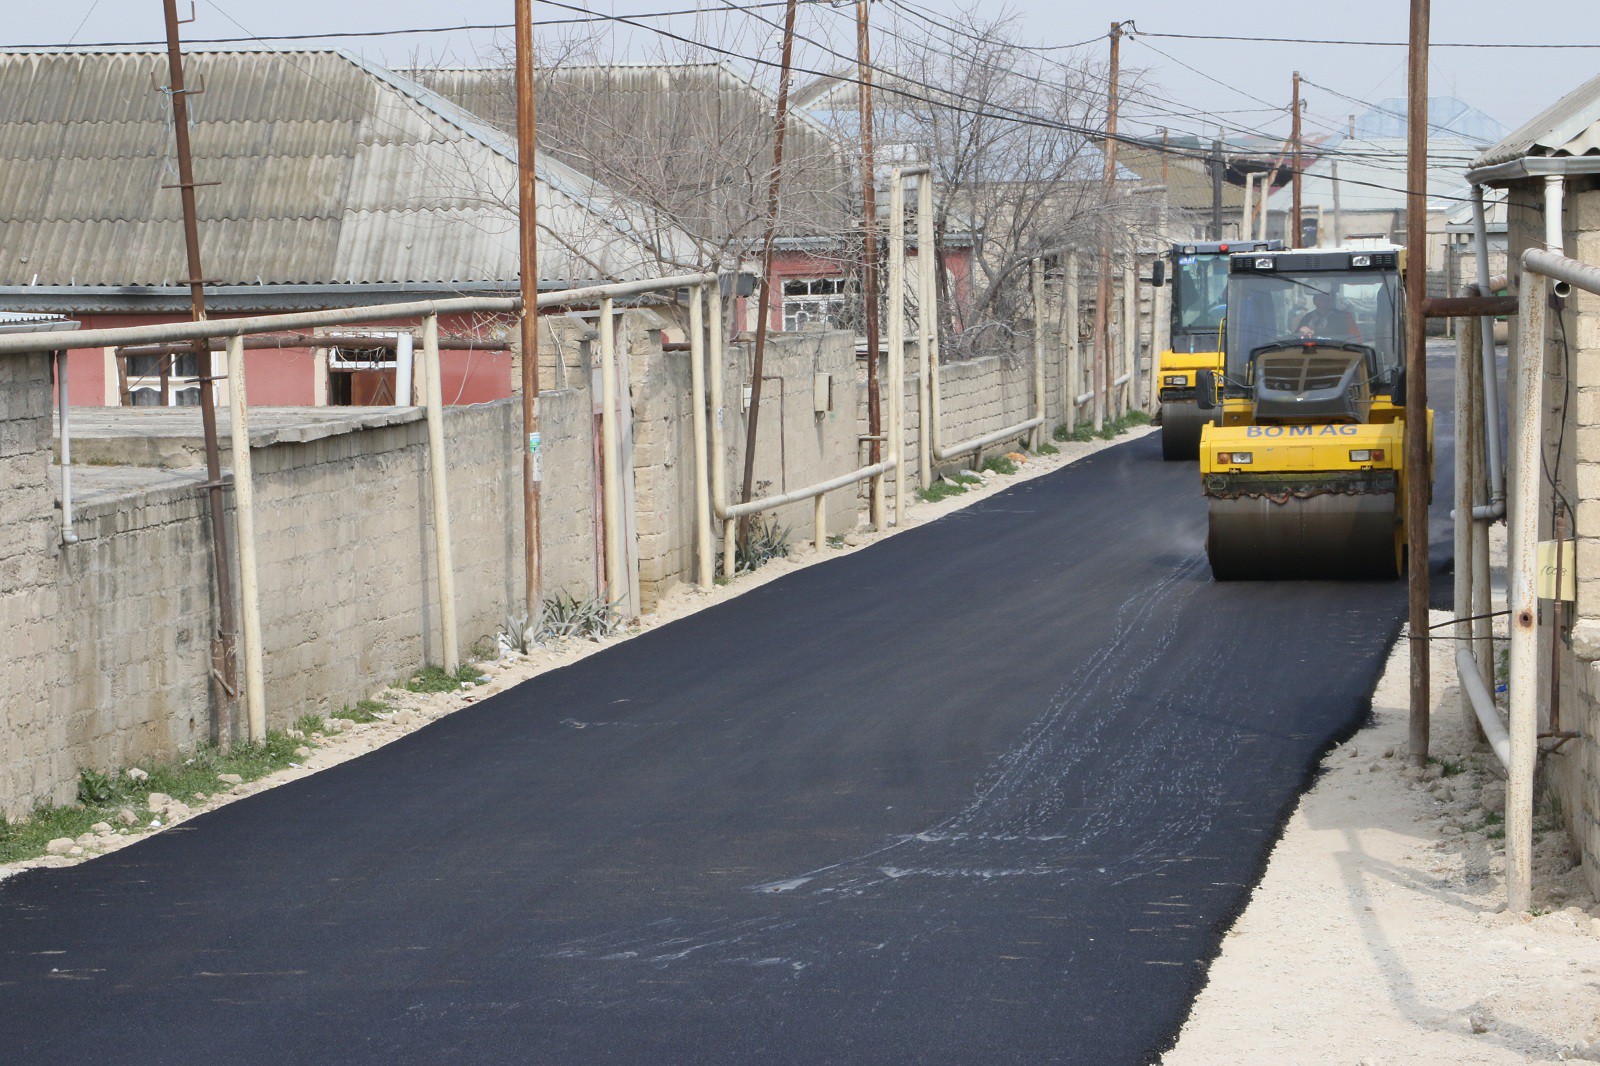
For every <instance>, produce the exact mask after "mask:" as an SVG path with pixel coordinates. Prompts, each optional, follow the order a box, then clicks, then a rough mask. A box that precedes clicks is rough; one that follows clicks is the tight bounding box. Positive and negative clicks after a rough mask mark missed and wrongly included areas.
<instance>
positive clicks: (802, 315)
mask: <svg viewBox="0 0 1600 1066" xmlns="http://www.w3.org/2000/svg"><path fill="white" fill-rule="evenodd" d="M856 317H857V315H856V287H855V282H854V281H852V280H851V279H848V278H797V279H794V280H791V281H785V282H784V283H783V328H784V329H785V330H789V331H793V332H798V331H804V330H823V329H852V330H853V329H855V323H856Z"/></svg>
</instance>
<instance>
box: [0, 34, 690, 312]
mask: <svg viewBox="0 0 1600 1066" xmlns="http://www.w3.org/2000/svg"><path fill="white" fill-rule="evenodd" d="M186 64H187V67H186V73H187V76H188V80H189V83H190V85H191V86H196V87H199V86H203V88H204V92H203V93H199V94H196V95H194V96H192V97H191V98H190V109H191V114H192V122H193V141H194V153H195V170H196V179H197V180H199V181H202V182H212V181H214V182H218V183H219V184H216V185H208V186H205V187H202V188H200V189H198V190H196V201H197V204H198V207H199V215H200V223H201V242H202V249H203V252H204V262H205V267H206V274H207V278H208V280H212V281H215V282H217V283H219V284H249V283H252V282H254V283H262V284H300V285H327V284H349V283H451V282H473V281H510V280H513V279H515V278H516V277H517V276H518V254H517V232H516V231H517V225H516V149H515V146H514V144H513V143H512V142H511V141H510V140H509V139H508V138H507V137H506V136H505V135H504V134H502V133H500V132H499V131H497V130H495V129H494V128H493V127H492V126H490V125H488V124H487V123H484V122H483V121H481V120H479V119H477V118H475V117H474V116H472V115H470V114H468V113H466V112H464V111H462V110H461V109H460V108H459V107H457V106H456V105H454V104H452V103H450V102H449V101H447V100H445V99H444V98H443V97H441V96H439V95H438V94H436V93H434V92H432V91H430V90H428V89H425V88H424V87H422V86H420V85H417V84H415V83H414V82H411V81H409V80H408V79H406V78H403V77H400V76H399V75H396V74H394V73H393V72H391V71H388V70H385V69H384V68H382V67H378V66H376V65H374V64H371V63H368V62H367V61H365V60H363V59H360V58H359V57H356V56H354V55H350V54H348V53H343V52H334V51H314V52H282V51H276V50H270V49H240V50H228V51H219V52H203V51H197V52H192V53H189V54H188V55H187V57H186ZM165 72H166V60H165V56H164V55H163V54H161V53H158V52H152V51H135V50H117V51H96V52H72V53H52V52H12V53H0V285H30V284H38V285H118V286H127V285H165V284H174V283H179V282H182V281H183V280H185V279H186V278H187V276H188V270H187V266H186V264H185V257H184V252H183V234H182V228H181V224H180V217H181V216H180V204H179V197H178V193H177V191H176V190H173V189H167V188H163V187H162V186H164V185H170V184H172V183H174V182H176V180H177V178H176V176H175V166H174V164H173V162H172V159H171V155H170V153H171V144H172V133H171V129H170V123H169V121H168V112H167V101H166V97H165V95H164V94H163V93H162V92H160V91H158V90H157V89H156V86H158V85H161V84H164V83H165V81H166V78H165ZM539 184H540V189H539V216H540V217H539V222H540V228H541V230H542V231H543V232H544V239H543V240H542V241H541V255H540V264H539V265H540V273H541V275H543V276H545V277H562V278H572V279H579V278H630V277H636V276H640V275H642V274H645V273H658V272H659V269H660V268H659V265H658V263H659V259H661V258H665V259H667V260H669V261H672V262H677V263H686V262H687V260H688V259H689V258H690V257H692V251H691V246H692V242H691V241H690V240H689V238H688V235H687V234H686V233H684V232H683V231H681V230H678V229H676V228H674V227H664V228H663V227H659V226H655V225H652V220H651V219H650V218H649V216H648V214H647V213H646V212H645V211H644V210H643V209H642V208H640V207H639V206H638V205H637V204H632V203H630V202H628V201H626V200H624V199H623V198H622V197H619V196H617V195H616V194H615V193H613V192H612V191H611V190H609V189H606V188H605V187H604V186H602V185H600V184H598V183H597V182H594V181H593V180H591V179H589V178H587V177H585V176H584V175H582V174H580V173H578V172H576V171H574V170H573V169H572V168H571V167H570V166H567V165H566V164H563V163H561V162H560V161H558V160H554V159H548V158H544V157H541V158H540V160H539Z"/></svg>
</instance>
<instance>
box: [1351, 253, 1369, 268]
mask: <svg viewBox="0 0 1600 1066" xmlns="http://www.w3.org/2000/svg"><path fill="white" fill-rule="evenodd" d="M1350 265H1351V266H1353V267H1369V266H1371V265H1372V256H1370V255H1352V256H1351V257H1350Z"/></svg>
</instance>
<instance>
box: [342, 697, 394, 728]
mask: <svg viewBox="0 0 1600 1066" xmlns="http://www.w3.org/2000/svg"><path fill="white" fill-rule="evenodd" d="M390 710H391V707H390V705H389V704H388V703H386V702H385V701H383V700H362V701H361V702H360V703H357V704H356V705H355V706H354V707H346V708H344V710H342V711H334V712H333V715H332V717H334V718H338V719H340V720H342V721H345V722H356V723H360V724H365V723H367V722H376V721H377V720H378V718H379V717H380V716H381V715H385V714H388V713H389V711H390Z"/></svg>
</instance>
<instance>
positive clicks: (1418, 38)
mask: <svg viewBox="0 0 1600 1066" xmlns="http://www.w3.org/2000/svg"><path fill="white" fill-rule="evenodd" d="M1428 16H1429V10H1428V0H1411V70H1410V77H1409V80H1408V83H1407V84H1408V87H1409V90H1410V91H1409V96H1410V107H1409V112H1408V115H1407V118H1406V140H1407V147H1406V439H1405V464H1406V465H1405V469H1406V472H1407V473H1406V499H1405V508H1406V554H1407V556H1408V557H1409V558H1408V561H1409V566H1410V571H1409V574H1408V582H1409V593H1410V608H1411V610H1410V627H1411V735H1410V743H1409V745H1408V751H1407V754H1408V756H1409V758H1410V761H1411V765H1413V766H1422V765H1424V764H1425V763H1427V761H1428V732H1429V730H1428V666H1429V656H1428V637H1429V633H1428V487H1429V486H1428V479H1427V478H1426V477H1425V476H1424V475H1423V471H1425V470H1427V469H1428V351H1427V343H1428V338H1427V334H1426V332H1425V327H1426V325H1427V321H1426V319H1424V317H1423V314H1422V304H1423V301H1425V300H1426V299H1427V296H1428Z"/></svg>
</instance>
